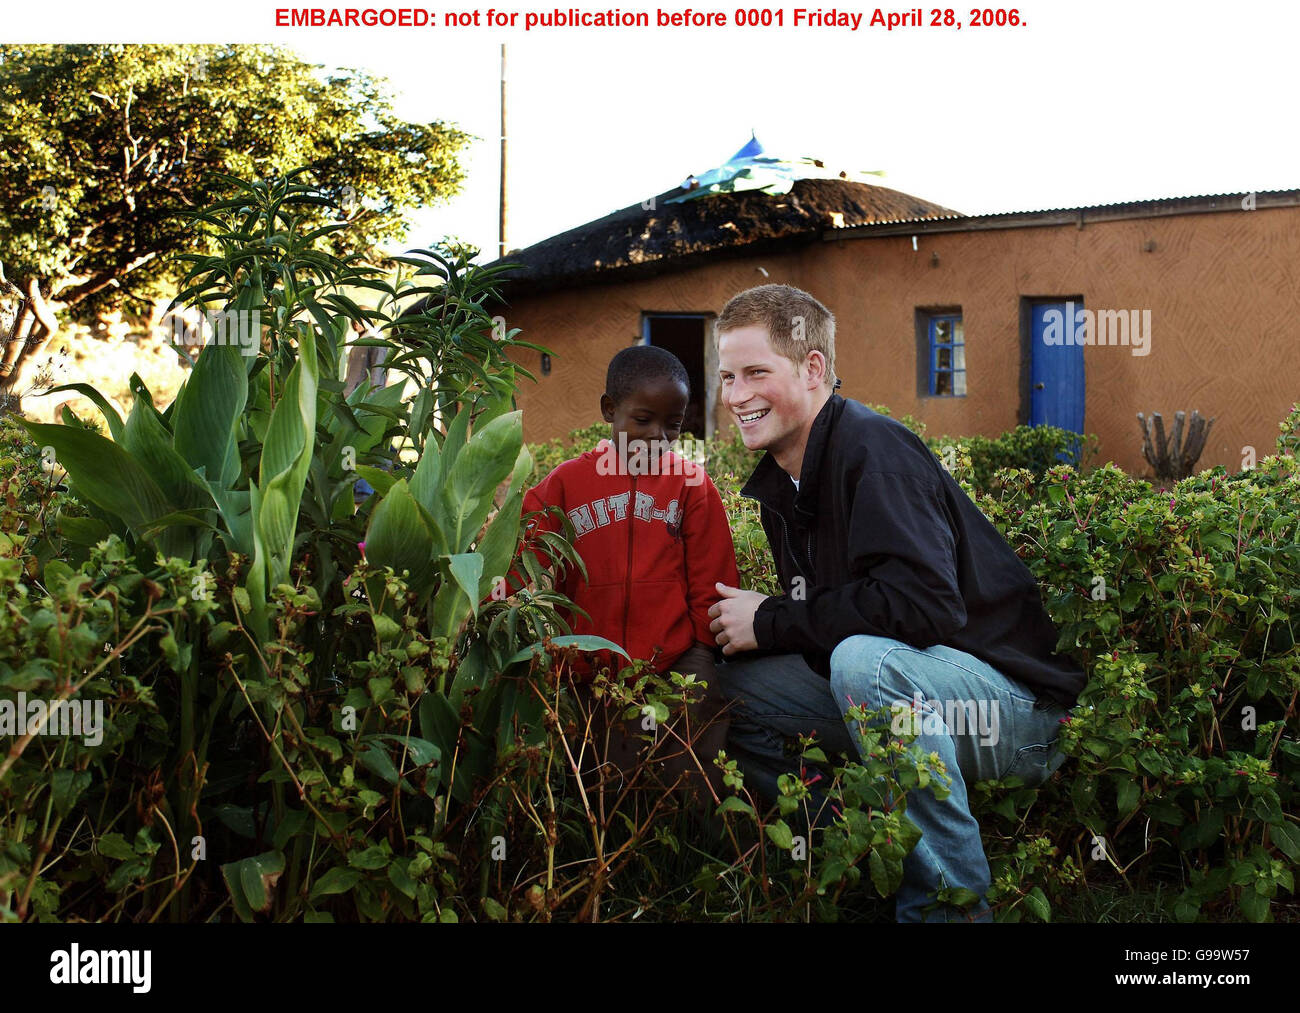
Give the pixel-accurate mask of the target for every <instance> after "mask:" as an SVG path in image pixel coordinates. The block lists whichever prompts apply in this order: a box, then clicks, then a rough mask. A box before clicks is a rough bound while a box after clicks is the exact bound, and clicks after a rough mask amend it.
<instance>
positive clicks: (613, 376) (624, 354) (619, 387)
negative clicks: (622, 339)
mask: <svg viewBox="0 0 1300 1013" xmlns="http://www.w3.org/2000/svg"><path fill="white" fill-rule="evenodd" d="M661 379H665V380H676V381H677V382H678V383H680V384H681V385H682V386H683V387H685V388H686V392H687V394H688V395H689V394H690V390H691V378H690V375H689V374H688V373H687V372H686V367H685V366H683V365H682V360H681V359H679V358H677V356H675V355H673V353H672V352H670V351H668V349H666V348H660V347H659V346H657V345H632V346H631V347H629V348H625V349H623V350H622V351H621V352H619V353H618V354H617V355H615V356H614V358H612V359H610V360H609V370H608V371H607V372H606V373H605V393H606V394H608V395H609V397H610V399H611V400H612V401H613V402H614V403H615V404H618V403H619V402H620V401H622V400H623V399H624V398H625V397H627V396H628V395H629V394H631V393H632V391H633V390H635V389H636V388H637V387H640V386H641V385H642V384H643V383H646V382H647V381H651V380H661Z"/></svg>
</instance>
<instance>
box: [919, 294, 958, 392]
mask: <svg viewBox="0 0 1300 1013" xmlns="http://www.w3.org/2000/svg"><path fill="white" fill-rule="evenodd" d="M928 330H929V335H930V359H929V374H930V396H931V397H965V396H966V338H965V336H964V334H963V332H962V326H961V314H960V313H936V314H934V315H933V316H931V317H930V318H929V327H928Z"/></svg>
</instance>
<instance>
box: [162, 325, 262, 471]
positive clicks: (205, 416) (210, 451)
mask: <svg viewBox="0 0 1300 1013" xmlns="http://www.w3.org/2000/svg"><path fill="white" fill-rule="evenodd" d="M243 360H244V355H243V352H242V349H241V348H240V347H239V346H238V345H234V344H226V345H216V344H214V345H209V346H207V347H206V348H204V349H203V351H202V353H201V354H200V355H199V357H198V361H197V362H196V363H195V365H194V370H193V372H191V373H190V376H189V379H188V380H187V381H186V382H185V384H184V385H183V386H182V387H181V389H180V391H179V393H178V394H177V395H176V407H175V409H174V411H173V413H172V433H173V434H174V439H173V445H174V446H175V448H176V451H177V453H179V454H180V455H181V457H182V458H184V459H185V460H186V461H187V462H189V465H190V467H191V468H193V469H194V470H196V471H197V470H198V469H200V468H202V469H204V474H205V475H206V476H207V479H208V481H209V482H210V483H213V484H217V485H220V486H222V487H224V488H230V487H231V486H233V485H234V484H235V481H236V479H237V478H238V477H239V453H238V432H239V429H238V425H239V419H240V416H241V415H242V414H243V411H244V406H245V404H246V402H247V400H248V375H247V372H246V368H245V367H246V363H245V362H244V361H243Z"/></svg>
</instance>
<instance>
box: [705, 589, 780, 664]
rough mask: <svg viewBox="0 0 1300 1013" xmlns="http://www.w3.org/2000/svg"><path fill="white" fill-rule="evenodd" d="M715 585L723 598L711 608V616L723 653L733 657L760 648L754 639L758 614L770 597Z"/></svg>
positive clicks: (710, 624)
mask: <svg viewBox="0 0 1300 1013" xmlns="http://www.w3.org/2000/svg"><path fill="white" fill-rule="evenodd" d="M713 586H714V587H715V588H717V590H718V594H720V595H722V600H721V601H719V602H716V603H714V605H713V606H712V607H711V608H710V609H709V615H710V616H712V617H713V622H711V623H709V629H710V630H712V631H713V633H714V635H715V639H716V640H717V642H718V643H719V644H721V645H722V653H723V654H726V655H731V654H738V653H740V652H741V651H752V650H754V649H755V648H757V647H758V641H757V640H755V639H754V613H755V612H757V611H758V606H759V605H760V604H762V603H763V602H764V601H765V600H766V599H767V595H765V594H759V592H757V591H742V590H741V589H740V588H738V587H728V586H727V585H726V584H722V583H717V584H714V585H713Z"/></svg>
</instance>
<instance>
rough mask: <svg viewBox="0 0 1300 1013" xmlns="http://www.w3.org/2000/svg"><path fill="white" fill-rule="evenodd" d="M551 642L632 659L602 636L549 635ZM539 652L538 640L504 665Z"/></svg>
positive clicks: (540, 648)
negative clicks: (612, 653)
mask: <svg viewBox="0 0 1300 1013" xmlns="http://www.w3.org/2000/svg"><path fill="white" fill-rule="evenodd" d="M551 643H552V644H553V645H554V646H556V647H576V648H578V650H580V651H613V652H614V653H615V654H618V655H621V656H622V657H624V658H627V660H628V661H631V660H632V659H631V657H629V656H628V653H627V651H625V650H623V648H621V647H619V646H618V644H616V643H614V642H613V641H610V640H606V639H605V638H604V637H593V636H591V635H590V634H577V635H573V636H565V637H551ZM541 653H542V644H541V643H540V642H539V643H536V644H533V645H531V646H529V647H525V648H524V649H523V650H522V651H519V652H518V653H516V654H515V655H513V656H512V657H511V658H510V659H509V660H508V661H507V662H506V667H507V668H509V667H510V666H511V665H514V664H516V663H518V662H520V661H527V660H528V659H529V658H531V657H532V656H533V655H534V654H541Z"/></svg>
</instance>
